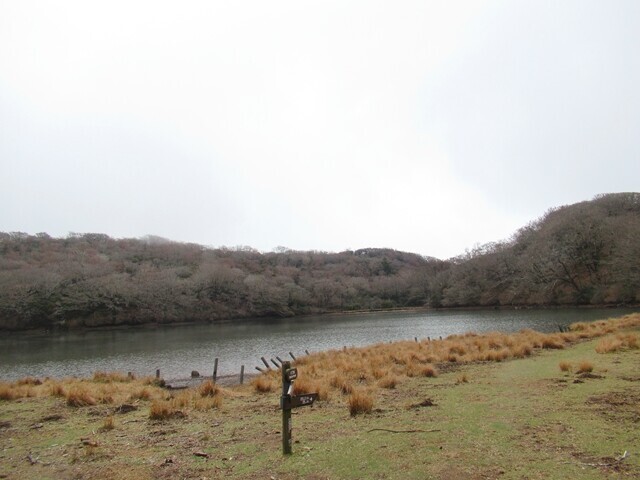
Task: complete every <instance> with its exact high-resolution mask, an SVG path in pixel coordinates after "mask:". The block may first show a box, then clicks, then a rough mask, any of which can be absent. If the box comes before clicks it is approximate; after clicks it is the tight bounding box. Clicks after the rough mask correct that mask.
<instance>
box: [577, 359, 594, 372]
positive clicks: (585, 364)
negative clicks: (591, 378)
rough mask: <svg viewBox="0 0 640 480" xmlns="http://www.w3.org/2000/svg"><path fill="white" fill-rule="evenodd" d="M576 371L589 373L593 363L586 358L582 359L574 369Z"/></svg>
mask: <svg viewBox="0 0 640 480" xmlns="http://www.w3.org/2000/svg"><path fill="white" fill-rule="evenodd" d="M576 372H578V373H591V372H593V364H592V363H591V362H589V361H587V360H583V361H582V362H580V363H579V364H578V369H577V370H576Z"/></svg>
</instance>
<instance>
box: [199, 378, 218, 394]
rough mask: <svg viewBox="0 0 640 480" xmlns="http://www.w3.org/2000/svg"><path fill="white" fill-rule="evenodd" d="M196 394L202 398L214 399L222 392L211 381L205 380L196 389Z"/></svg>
mask: <svg viewBox="0 0 640 480" xmlns="http://www.w3.org/2000/svg"><path fill="white" fill-rule="evenodd" d="M198 392H199V393H200V396H202V397H215V396H220V395H221V392H222V390H221V389H220V387H219V386H218V385H216V384H215V383H213V382H212V381H211V380H207V381H206V382H204V383H202V384H201V385H200V386H199V387H198Z"/></svg>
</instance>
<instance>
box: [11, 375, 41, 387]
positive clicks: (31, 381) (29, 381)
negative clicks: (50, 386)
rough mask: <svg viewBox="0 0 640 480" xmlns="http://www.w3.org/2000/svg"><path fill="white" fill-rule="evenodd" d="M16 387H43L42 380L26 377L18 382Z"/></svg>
mask: <svg viewBox="0 0 640 480" xmlns="http://www.w3.org/2000/svg"><path fill="white" fill-rule="evenodd" d="M16 385H34V386H35V385H42V380H40V379H38V378H33V377H24V378H21V379H20V380H18V381H17V382H16Z"/></svg>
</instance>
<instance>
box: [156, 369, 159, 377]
mask: <svg viewBox="0 0 640 480" xmlns="http://www.w3.org/2000/svg"><path fill="white" fill-rule="evenodd" d="M156 378H157V379H159V378H160V369H159V368H158V369H156Z"/></svg>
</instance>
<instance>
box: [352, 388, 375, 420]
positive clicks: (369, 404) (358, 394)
mask: <svg viewBox="0 0 640 480" xmlns="http://www.w3.org/2000/svg"><path fill="white" fill-rule="evenodd" d="M372 410H373V397H372V396H371V394H370V393H369V392H368V391H366V390H364V389H357V390H354V391H353V392H352V393H351V395H350V396H349V413H350V414H351V416H352V417H354V416H356V415H358V414H362V413H371V411H372Z"/></svg>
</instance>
